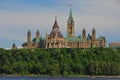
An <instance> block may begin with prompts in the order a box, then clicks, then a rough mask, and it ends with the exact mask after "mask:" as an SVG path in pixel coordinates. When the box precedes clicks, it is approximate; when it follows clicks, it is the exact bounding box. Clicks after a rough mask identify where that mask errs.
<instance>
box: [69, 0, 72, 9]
mask: <svg viewBox="0 0 120 80" xmlns="http://www.w3.org/2000/svg"><path fill="white" fill-rule="evenodd" d="M69 1H70V3H69V7H70V8H72V4H71V0H69Z"/></svg>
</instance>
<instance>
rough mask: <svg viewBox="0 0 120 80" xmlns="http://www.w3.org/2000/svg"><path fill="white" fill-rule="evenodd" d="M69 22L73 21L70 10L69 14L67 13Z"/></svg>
mask: <svg viewBox="0 0 120 80" xmlns="http://www.w3.org/2000/svg"><path fill="white" fill-rule="evenodd" d="M69 21H73V17H72V8H70V12H69Z"/></svg>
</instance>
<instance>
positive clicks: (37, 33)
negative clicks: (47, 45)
mask: <svg viewBox="0 0 120 80" xmlns="http://www.w3.org/2000/svg"><path fill="white" fill-rule="evenodd" d="M36 38H37V39H39V38H40V32H39V29H37V31H36Z"/></svg>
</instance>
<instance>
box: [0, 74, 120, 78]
mask: <svg viewBox="0 0 120 80" xmlns="http://www.w3.org/2000/svg"><path fill="white" fill-rule="evenodd" d="M0 76H4V77H12V76H16V77H20V76H24V77H71V78H72V77H76V78H77V77H78V78H79V77H80V78H120V75H118V76H105V75H103V76H93V75H78V76H75V75H68V76H61V75H60V76H50V75H1V74H0Z"/></svg>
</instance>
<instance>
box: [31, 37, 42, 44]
mask: <svg viewBox="0 0 120 80" xmlns="http://www.w3.org/2000/svg"><path fill="white" fill-rule="evenodd" d="M32 41H33V43H35V42H37V43H39V42H44V39H42V38H33V40H32Z"/></svg>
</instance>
